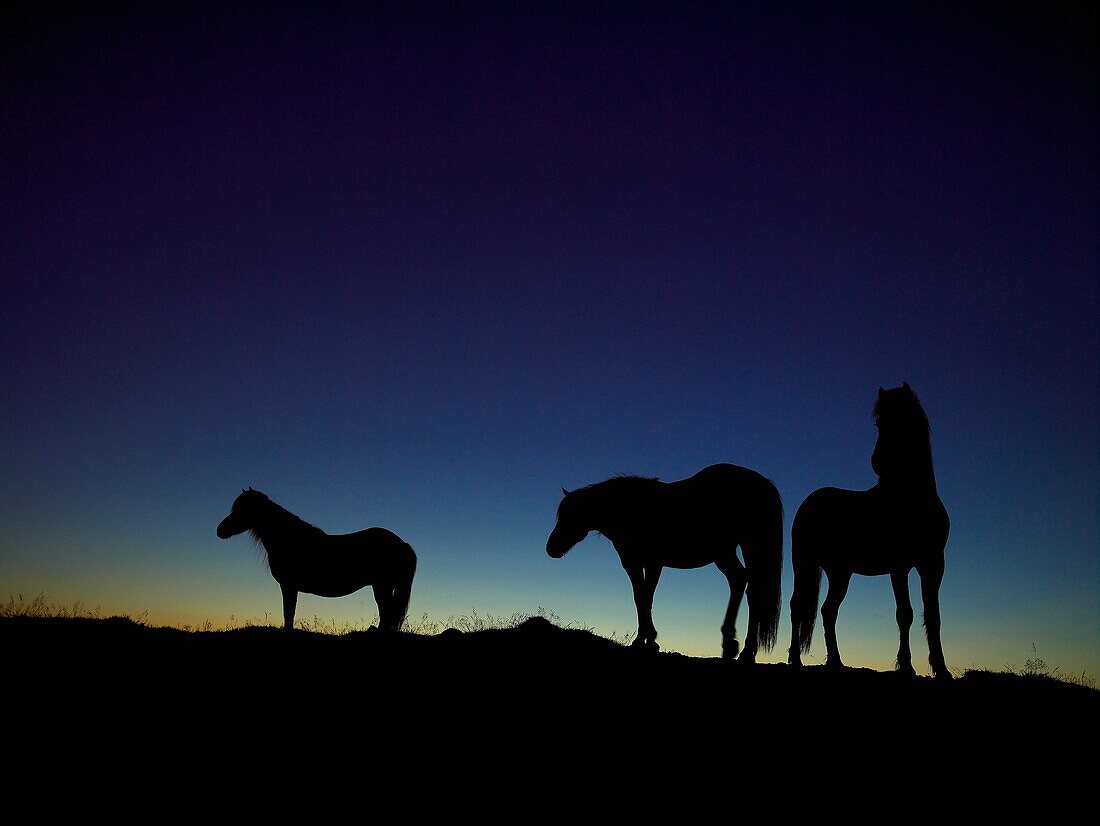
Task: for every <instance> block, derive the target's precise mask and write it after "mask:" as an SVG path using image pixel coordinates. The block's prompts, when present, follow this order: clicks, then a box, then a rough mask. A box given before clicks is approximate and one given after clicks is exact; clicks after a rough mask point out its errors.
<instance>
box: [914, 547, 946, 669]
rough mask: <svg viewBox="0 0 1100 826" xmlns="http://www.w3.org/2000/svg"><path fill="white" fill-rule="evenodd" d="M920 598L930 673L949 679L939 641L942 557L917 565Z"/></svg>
mask: <svg viewBox="0 0 1100 826" xmlns="http://www.w3.org/2000/svg"><path fill="white" fill-rule="evenodd" d="M917 573H918V574H920V591H921V599H922V600H923V602H924V633H925V635H926V636H927V637H928V664H929V665H930V666H932V675H933V676H934V677H938V678H939V679H941V680H950V679H951V671H950V670H948V668H947V663H945V662H944V659H943V645H942V644H941V642H940V583H941V582H942V581H943V558H942V557H941V558H940V559H938V560H936V561H935V562H934V563H933V564H930V565H926V566H919V567H918V568H917Z"/></svg>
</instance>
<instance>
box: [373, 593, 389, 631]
mask: <svg viewBox="0 0 1100 826" xmlns="http://www.w3.org/2000/svg"><path fill="white" fill-rule="evenodd" d="M371 587H372V589H373V590H374V601H375V602H376V603H377V604H378V630H379V631H389V630H390V627H389V623H390V599H391V594H392V593H393V589H392V588H387V587H386V586H385V585H373V586H371Z"/></svg>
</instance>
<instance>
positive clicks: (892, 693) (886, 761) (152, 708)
mask: <svg viewBox="0 0 1100 826" xmlns="http://www.w3.org/2000/svg"><path fill="white" fill-rule="evenodd" d="M0 650H3V652H4V665H5V672H6V675H5V680H4V683H5V684H6V686H5V687H6V689H7V694H8V697H7V699H6V701H5V703H6V707H7V708H8V710H9V726H8V731H9V735H10V736H13V737H16V738H18V737H19V736H20V735H21V734H23V735H27V736H31V737H34V738H39V739H40V738H43V737H45V738H47V739H50V738H65V740H66V741H68V742H72V741H77V742H89V741H90V742H93V743H96V744H97V747H98V748H106V749H115V748H122V749H124V750H126V751H128V752H131V753H149V752H150V751H152V752H153V753H161V752H163V751H164V750H165V749H166V748H167V749H168V751H169V752H172V753H175V752H177V750H178V749H179V748H180V744H181V743H187V744H190V747H192V748H199V749H200V750H203V751H204V753H205V751H207V750H215V751H218V752H219V753H227V752H225V750H226V749H228V750H229V752H228V753H237V751H239V750H242V749H243V750H246V751H255V750H257V749H258V750H259V751H260V752H263V754H264V758H263V759H264V760H265V761H266V760H270V759H271V758H272V757H273V754H274V752H270V751H268V750H271V749H276V750H277V749H279V748H281V747H282V746H281V745H280V743H285V742H292V743H294V744H297V747H299V748H308V749H310V751H311V753H313V752H316V751H318V750H320V751H324V750H325V748H326V745H325V744H332V743H344V744H347V743H349V742H354V743H357V744H361V746H362V748H363V749H366V751H367V752H368V753H369V754H370V756H371V759H377V757H378V752H377V750H378V749H379V748H380V747H381V745H380V744H385V747H386V748H388V749H390V750H392V751H393V753H394V754H401V755H404V759H407V760H414V761H416V760H422V759H424V755H425V754H429V753H430V754H436V753H447V754H455V753H456V752H458V753H462V752H465V751H468V752H469V753H471V754H475V753H476V754H477V755H480V756H479V757H478V758H477V759H478V760H480V759H486V760H488V761H489V762H490V763H492V762H493V761H495V760H499V759H504V760H505V762H506V763H509V764H510V761H512V760H513V758H514V760H517V761H521V762H522V761H523V760H527V759H529V758H530V757H531V755H537V754H541V755H543V757H542V758H540V759H543V760H548V761H551V762H556V761H560V760H563V759H564V760H572V761H576V762H577V763H578V765H583V766H588V767H589V769H590V770H593V771H595V770H597V769H598V768H599V767H601V766H602V767H604V768H605V769H606V770H608V771H622V772H624V773H626V774H629V773H630V768H629V767H630V766H631V765H633V761H635V760H637V758H638V756H639V755H643V754H645V755H650V754H652V755H654V759H659V760H661V761H666V762H665V765H666V768H668V767H669V766H670V765H672V766H677V765H679V764H680V763H681V762H682V761H683V760H688V761H690V760H698V759H699V755H701V754H704V755H705V754H707V753H709V752H708V749H713V747H714V746H716V745H718V744H721V743H731V744H735V752H736V754H735V755H731V756H729V758H728V759H729V760H733V761H735V762H737V764H738V765H742V763H741V762H740V761H741V759H742V756H743V754H745V753H747V752H752V751H753V750H754V749H764V750H765V751H766V752H767V754H769V755H770V756H769V758H768V763H769V765H772V766H774V767H775V769H774V770H775V771H776V772H782V771H785V770H786V769H783V768H782V767H783V766H785V765H787V764H788V763H790V761H791V759H792V756H793V755H795V754H797V753H798V752H800V751H804V752H805V753H804V754H801V755H800V756H799V757H798V759H799V760H800V761H806V760H809V761H810V763H811V764H812V765H814V766H815V767H816V768H815V769H814V771H815V772H818V771H821V770H822V769H824V770H825V771H830V770H833V768H835V767H831V761H832V760H833V759H834V757H836V756H837V755H846V754H858V755H859V758H858V759H859V760H860V761H862V763H861V765H864V766H865V768H866V767H869V768H872V769H875V770H882V771H886V770H887V767H888V766H893V767H894V768H895V769H897V770H899V771H900V770H902V768H903V767H904V766H908V767H909V770H910V771H912V770H918V769H919V767H921V766H922V765H923V761H925V760H928V759H932V756H934V759H935V760H937V761H939V764H938V767H937V769H936V771H937V772H939V771H941V770H946V767H947V766H948V765H950V766H954V767H955V768H956V770H964V771H965V770H969V767H970V766H971V765H972V764H973V765H977V764H980V765H982V766H983V767H985V768H983V771H984V770H987V769H988V768H989V767H990V766H996V765H1002V766H1003V767H1005V768H1006V769H1008V770H1011V771H1013V772H1022V773H1023V774H1025V775H1027V776H1028V777H1031V778H1032V780H1034V777H1035V775H1034V772H1035V771H1040V770H1047V769H1050V768H1051V766H1052V765H1054V764H1055V763H1057V762H1058V761H1060V760H1068V761H1070V762H1071V763H1072V764H1073V765H1077V764H1076V762H1075V758H1074V759H1071V758H1070V756H1069V755H1071V754H1073V751H1074V749H1075V748H1078V747H1079V746H1080V745H1081V744H1094V743H1095V742H1096V733H1097V726H1096V724H1097V719H1098V716H1097V712H1098V711H1100V692H1098V691H1096V690H1093V689H1089V688H1085V687H1082V686H1078V685H1072V684H1068V683H1065V682H1061V681H1058V680H1054V679H1050V678H1029V677H1021V676H1016V675H1012V674H996V673H989V672H968V673H967V674H965V675H964V676H963V677H961V678H958V679H955V680H953V681H948V682H939V681H934V680H932V679H931V678H922V677H918V678H904V677H902V676H900V675H897V674H894V673H879V672H875V671H870V670H867V669H848V670H845V671H843V672H841V673H833V672H830V671H827V670H826V669H824V668H823V667H812V666H811V667H806V668H804V669H802V670H800V671H792V670H791V669H789V668H788V667H787V666H785V665H759V666H757V667H755V668H749V669H746V668H743V667H739V666H737V665H736V664H734V663H732V662H727V661H723V660H719V659H705V658H693V657H685V656H681V655H678V654H665V653H662V654H656V655H652V654H650V655H647V654H641V653H639V652H637V651H635V650H632V649H630V648H629V647H624V646H621V645H619V644H617V643H614V642H611V641H609V640H606V639H603V638H600V637H597V636H594V635H592V634H590V633H588V632H586V631H580V630H567V629H561V628H558V627H556V626H554V625H552V624H550V623H549V622H547V621H546V620H544V619H541V618H532V619H530V620H528V621H526V622H524V623H523V624H521V625H519V626H517V627H515V628H511V629H505V630H486V631H478V632H474V633H461V632H458V631H453V630H449V631H445V632H443V633H441V634H438V635H435V636H423V635H414V634H396V635H389V636H387V635H384V634H380V633H377V632H374V631H367V632H354V633H348V634H344V635H342V636H335V635H326V634H316V633H309V632H300V631H296V632H294V634H292V635H289V636H288V635H286V634H285V633H284V632H282V631H281V630H278V629H274V628H245V629H239V630H234V631H221V632H185V631H180V630H176V629H170V628H151V627H147V626H144V625H141V624H138V623H135V622H132V621H130V620H126V619H118V618H112V619H105V620H101V619H66V618H31V617H8V618H2V619H0ZM51 741H52V740H51ZM166 743H170V744H171V746H170V747H168V746H166V745H165V744H166ZM1074 744H1078V745H1077V746H1075V745H1074ZM1087 748H1089V749H1091V748H1092V746H1091V745H1090V746H1088V747H1087ZM508 755H511V756H512V757H508ZM364 759H367V758H366V756H365V755H364ZM836 759H841V758H840V757H836ZM515 765H518V764H515ZM515 765H511V767H512V769H514V768H515ZM710 768H711V769H713V768H714V767H713V766H711V767H710Z"/></svg>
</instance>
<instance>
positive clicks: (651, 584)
mask: <svg viewBox="0 0 1100 826" xmlns="http://www.w3.org/2000/svg"><path fill="white" fill-rule="evenodd" d="M623 567H624V568H626V566H625V565H624V566H623ZM626 573H627V576H629V577H630V584H631V586H632V587H633V589H634V605H635V607H636V608H637V609H638V636H637V637H635V638H634V642H633V645H652V646H653V648H654V650H657V629H656V628H655V627H654V626H653V592H654V591H656V590H657V581H658V580H659V579H660V578H661V568H660V566H653V567H649V568H643V567H642V566H641V565H631V566H630V567H629V568H626Z"/></svg>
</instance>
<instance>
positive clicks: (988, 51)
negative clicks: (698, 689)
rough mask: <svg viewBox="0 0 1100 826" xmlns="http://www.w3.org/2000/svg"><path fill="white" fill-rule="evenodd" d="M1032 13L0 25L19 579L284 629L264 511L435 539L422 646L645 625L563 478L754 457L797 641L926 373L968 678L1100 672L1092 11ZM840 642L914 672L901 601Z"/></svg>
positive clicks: (696, 650) (7, 485)
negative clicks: (836, 501)
mask: <svg viewBox="0 0 1100 826" xmlns="http://www.w3.org/2000/svg"><path fill="white" fill-rule="evenodd" d="M1048 5H1049V4H1040V3H1031V4H1015V3H1003V4H1002V3H997V4H966V3H948V4H925V3H913V4H895V3H881V4H879V3H873V4H866V5H864V4H858V3H857V4H812V5H811V4H782V3H776V4H772V3H745V4H719V3H705V4H692V3H682V4H641V3H623V4H619V3H554V4H541V3H515V4H508V3H500V4H497V3H395V4H387V3H324V4H315V3H302V4H297V5H296V4H290V3H275V4H249V3H218V4H204V3H176V4H166V3H151V4H142V3H134V4H122V3H117V4H116V3H112V4H102V7H101V4H63V5H53V4H36V3H31V4H26V5H25V6H24V8H23V9H22V11H16V12H5V20H4V23H3V25H2V26H0V60H2V71H0V78H2V80H0V83H2V88H0V112H2V117H3V128H2V130H0V142H2V143H0V146H2V151H3V166H2V169H3V173H2V174H3V180H2V186H0V207H2V215H3V221H2V223H0V272H2V278H3V281H2V282H0V283H2V299H0V353H2V357H0V392H2V407H0V598H3V599H5V600H6V599H7V598H8V597H9V596H14V595H18V594H23V596H24V598H26V599H29V598H31V597H33V596H34V595H35V594H38V593H40V592H42V593H45V594H46V595H47V597H48V598H49V599H50V601H52V602H55V603H62V604H69V605H71V604H72V603H73V602H75V601H78V600H79V601H82V602H83V603H84V604H85V605H87V606H88V607H89V608H96V607H99V609H100V610H101V612H102V613H103V614H104V615H106V614H112V613H119V612H124V613H131V614H135V615H136V614H140V613H142V612H148V618H149V620H150V621H151V622H154V623H157V624H160V623H171V624H182V623H190V624H199V623H202V622H204V621H206V620H209V621H210V622H212V623H213V624H214V626H215V627H219V626H224V625H225V624H227V623H229V622H230V617H232V618H233V620H232V621H233V622H235V623H237V624H241V623H243V622H246V621H261V622H262V621H264V618H265V615H270V620H271V621H272V622H277V621H278V616H279V611H280V602H279V593H278V586H277V585H276V583H275V582H274V580H273V579H272V578H271V577H270V575H269V574H268V573H267V572H266V571H265V569H264V567H263V565H262V562H261V561H260V560H259V559H258V556H257V554H256V552H255V551H254V550H253V548H252V547H251V545H250V542H249V540H247V539H246V538H244V537H240V538H237V539H234V540H230V541H221V540H219V539H217V537H216V536H215V534H214V529H215V527H216V526H217V524H218V522H219V521H220V520H221V519H222V518H223V517H224V516H225V515H226V514H227V513H228V511H229V506H230V504H231V503H232V501H233V499H234V497H235V496H236V495H237V494H238V493H240V491H241V489H242V488H243V487H246V486H249V485H251V486H253V487H255V488H257V489H259V490H262V491H264V492H265V493H267V494H268V495H269V496H270V497H271V498H272V499H274V500H275V501H276V502H278V503H280V504H282V505H284V506H285V507H287V508H288V509H289V510H291V511H292V512H294V513H295V514H297V515H299V516H301V517H302V518H304V519H306V520H308V521H310V522H312V523H314V524H316V525H317V526H318V527H321V528H322V529H324V530H326V531H328V532H330V533H339V532H347V531H353V530H358V529H360V528H364V527H367V526H371V525H380V526H384V527H387V528H389V529H391V530H393V531H394V532H396V533H397V534H399V535H400V536H401V537H402V538H403V539H405V540H406V541H408V542H409V543H410V544H412V545H413V547H414V548H416V550H417V552H418V554H419V558H420V567H419V572H418V575H417V580H416V583H415V585H414V589H413V596H412V605H411V608H410V616H411V617H412V618H417V617H420V616H421V615H423V614H425V613H426V614H428V615H429V617H431V618H433V619H435V620H438V621H441V622H446V620H447V618H448V617H450V616H452V615H454V616H461V615H464V614H470V613H471V611H473V610H476V611H477V613H478V614H480V615H482V616H484V615H486V614H493V615H506V616H508V615H511V614H513V613H514V612H525V613H529V612H535V611H536V610H537V609H538V608H540V607H542V608H545V609H548V610H550V611H553V612H554V613H555V614H557V615H558V616H559V617H561V620H562V622H572V623H574V624H577V625H581V626H585V627H592V628H594V629H595V630H596V631H597V632H598V633H602V634H610V633H611V632H617V633H618V634H620V635H626V634H630V635H633V633H634V631H635V630H636V625H637V621H636V617H635V613H634V605H633V600H632V597H631V591H630V586H629V582H628V580H627V577H626V575H625V574H624V573H623V571H622V569H621V567H620V566H619V563H618V560H617V558H616V556H615V553H614V551H613V549H612V547H611V545H610V544H609V543H608V542H607V540H606V539H604V538H602V537H599V536H597V535H592V536H590V537H589V538H588V539H587V540H586V541H585V542H583V543H582V544H580V545H579V546H577V547H576V548H575V549H573V550H572V551H571V552H570V553H569V554H568V555H567V556H566V557H565V558H564V559H561V560H553V559H550V558H548V557H547V555H546V553H545V550H544V548H545V543H546V538H547V535H548V534H549V533H550V530H551V529H552V527H553V524H554V514H555V509H556V507H557V504H558V501H559V499H560V496H561V494H560V487H561V486H563V485H564V486H565V487H568V488H572V487H575V486H579V485H584V484H588V483H591V482H597V481H600V480H603V479H606V478H608V477H610V476H613V475H615V474H618V473H637V474H643V475H647V476H659V477H661V478H662V479H665V480H674V479H680V478H684V477H686V476H689V475H691V474H692V473H694V472H695V471H697V470H699V469H700V468H702V467H704V466H706V465H709V464H713V463H715V462H733V463H735V464H740V465H745V466H748V467H751V468H753V469H755V470H758V471H759V472H761V473H763V474H764V475H766V476H768V477H769V478H771V479H772V480H773V481H774V482H775V483H776V485H777V486H778V488H779V490H780V492H781V494H782V496H783V499H784V505H785V508H786V516H787V528H788V533H787V540H786V545H785V549H784V551H785V556H786V559H787V562H786V568H785V573H784V582H783V600H784V610H783V620H782V623H781V626H780V642H779V645H777V647H776V649H775V650H774V651H772V652H771V653H770V654H764V655H762V656H761V661H764V662H773V661H784V660H785V656H786V655H785V649H786V647H787V644H788V641H789V633H790V629H789V623H788V615H787V607H786V602H787V601H788V600H789V598H790V593H791V586H792V581H793V580H792V577H791V569H790V562H789V559H790V534H789V527H790V520H791V518H792V517H793V515H794V512H795V510H796V509H797V507H798V505H799V503H801V502H802V500H803V499H804V498H805V497H806V496H807V495H808V494H809V493H810V492H811V491H813V490H814V489H816V488H819V487H823V486H826V485H834V486H838V487H848V488H867V487H870V486H871V485H873V484H874V483H875V476H874V474H873V472H872V470H871V465H870V456H871V451H872V449H873V447H874V440H875V430H874V425H873V420H872V417H871V407H872V405H873V403H874V400H875V394H876V392H877V390H878V388H879V386H880V385H882V386H886V387H894V386H898V385H900V384H901V383H902V382H903V381H908V382H909V383H910V384H911V385H912V387H913V389H914V390H915V391H916V393H917V394H918V395H919V396H920V398H921V401H922V403H923V405H924V408H925V410H926V412H927V413H928V417H929V420H930V422H931V425H932V449H933V456H934V459H935V467H936V474H937V479H938V483H939V492H940V496H941V498H942V499H943V501H944V503H945V505H946V506H947V509H948V511H949V513H950V515H951V521H952V529H951V537H950V540H949V542H948V545H947V570H946V574H945V577H944V585H943V591H942V614H943V643H944V650H945V653H946V658H947V663H948V665H949V666H951V667H953V668H955V669H957V670H961V669H964V668H969V667H974V666H978V667H992V668H1000V667H1002V666H1004V665H1005V664H1006V663H1015V664H1018V665H1022V664H1023V661H1024V660H1026V659H1028V658H1029V657H1032V656H1034V654H1033V649H1032V646H1033V645H1034V647H1035V649H1034V650H1035V651H1036V652H1037V653H1038V655H1039V656H1040V657H1042V658H1043V659H1044V660H1045V661H1046V662H1047V663H1049V664H1051V665H1057V666H1059V667H1060V668H1061V669H1062V670H1063V671H1065V672H1070V673H1073V672H1076V673H1078V674H1079V673H1080V672H1081V671H1088V672H1090V673H1092V674H1094V675H1095V674H1097V673H1100V541H1098V524H1097V522H1098V511H1100V480H1098V472H1097V467H1098V459H1100V444H1098V425H1097V419H1098V411H1100V398H1098V374H1100V355H1098V354H1100V333H1098V322H1097V318H1098V312H1097V311H1098V276H1097V273H1098V272H1100V255H1098V244H1097V239H1098V232H1097V230H1098V198H1097V194H1098V186H1097V183H1098V177H1097V150H1096V146H1097V135H1098V131H1097V125H1098V124H1097V100H1096V86H1095V82H1094V78H1095V77H1096V72H1097V65H1096V64H1097V61H1096V45H1095V44H1096V31H1095V28H1094V26H1093V24H1092V23H1091V22H1089V21H1086V20H1085V19H1076V18H1074V17H1073V16H1072V15H1071V12H1069V11H1068V10H1069V9H1071V8H1072V6H1073V4H1067V5H1065V6H1060V7H1056V8H1054V9H1051V8H1048ZM911 587H912V593H913V598H914V604H915V607H916V609H917V616H918V620H917V623H916V624H915V625H914V628H913V631H912V644H913V654H914V662H915V663H916V665H917V668H918V672H920V673H928V667H927V663H926V658H927V647H926V645H925V642H924V639H923V632H922V629H921V626H920V621H919V616H920V604H919V588H918V587H917V578H916V575H915V574H914V575H912V577H911ZM727 595H728V590H727V587H726V583H725V579H724V578H723V577H722V575H721V574H720V573H719V572H718V571H717V570H716V569H715V568H713V567H709V568H705V569H700V570H694V571H676V570H667V571H666V572H665V574H664V576H663V578H662V580H661V584H660V587H659V588H658V590H657V593H656V598H655V602H654V620H655V623H656V626H657V629H658V631H659V632H660V637H659V641H660V643H661V644H662V647H663V648H664V649H665V650H675V651H682V652H684V653H689V654H697V655H705V656H717V655H718V653H719V651H720V634H719V630H718V629H719V625H720V623H721V620H722V615H723V612H724V610H725V602H726V599H727ZM298 615H299V618H305V619H311V618H312V617H313V616H314V615H316V616H318V617H322V618H329V619H331V620H333V621H334V622H336V623H341V624H342V623H344V622H351V623H359V622H363V623H367V622H370V621H372V618H373V617H374V615H375V605H374V600H373V596H372V594H371V592H370V589H366V590H364V591H362V592H360V593H357V594H355V595H353V596H350V597H345V598H342V599H338V600H327V599H321V598H317V597H307V596H303V597H302V598H301V599H300V600H299V608H298ZM740 619H741V622H740V623H739V631H740V632H741V636H742V637H743V632H744V628H745V625H746V623H745V620H746V615H745V613H744V609H743V613H742V615H741V618H740ZM838 637H839V642H840V647H841V651H842V653H843V654H844V656H845V661H846V662H847V663H848V664H850V665H864V666H870V667H874V668H883V669H885V668H889V667H891V666H892V664H893V659H894V655H895V653H896V650H897V626H896V624H895V621H894V602H893V596H892V593H891V590H890V584H889V580H888V578H885V577H880V578H873V579H872V578H863V577H857V578H856V579H855V580H854V581H853V584H852V587H851V589H850V591H849V595H848V598H847V600H846V601H845V602H844V605H843V606H842V608H841V614H840V620H839V624H838ZM823 659H824V642H823V639H822V636H821V631H820V626H819V629H818V632H817V634H816V636H815V638H814V644H813V649H812V651H811V657H809V658H807V662H810V663H815V662H821V661H823Z"/></svg>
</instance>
